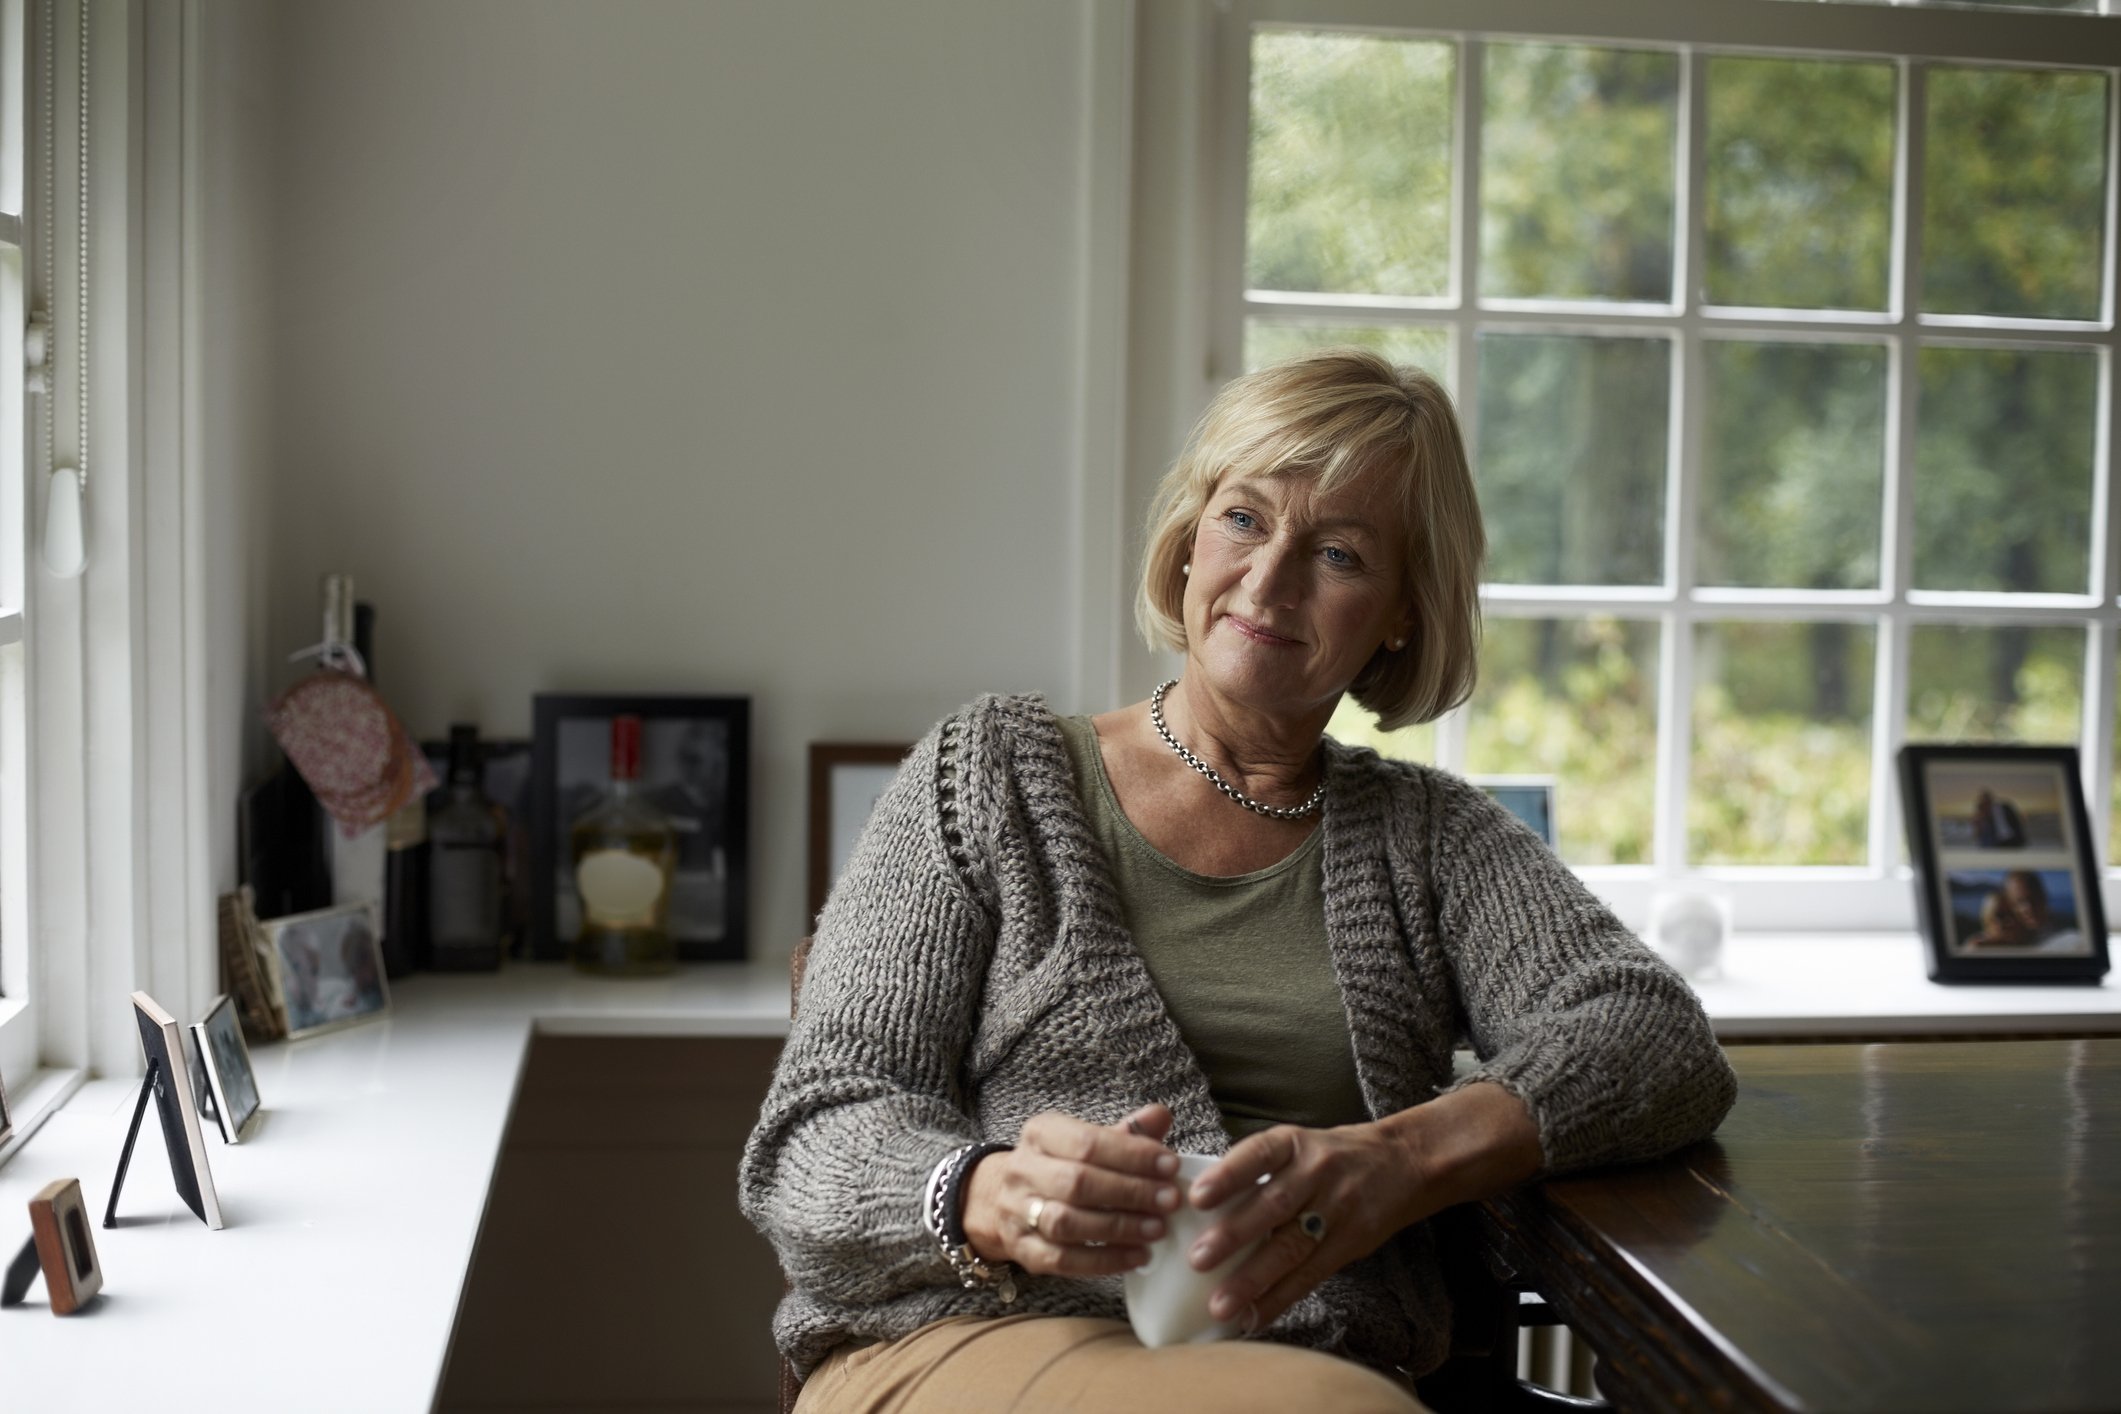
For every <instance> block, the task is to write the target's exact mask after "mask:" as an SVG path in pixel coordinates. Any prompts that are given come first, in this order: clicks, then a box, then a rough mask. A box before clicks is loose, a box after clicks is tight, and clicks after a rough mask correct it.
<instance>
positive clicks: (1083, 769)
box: [1060, 717, 1370, 1140]
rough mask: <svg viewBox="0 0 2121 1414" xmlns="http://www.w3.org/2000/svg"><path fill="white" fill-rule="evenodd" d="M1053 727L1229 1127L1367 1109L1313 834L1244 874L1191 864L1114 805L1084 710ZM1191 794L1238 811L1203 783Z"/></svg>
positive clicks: (1145, 947) (1159, 984) (1141, 943)
mask: <svg viewBox="0 0 2121 1414" xmlns="http://www.w3.org/2000/svg"><path fill="white" fill-rule="evenodd" d="M1060 727H1061V736H1062V738H1063V739H1064V740H1065V741H1066V742H1067V743H1068V757H1069V761H1070V763H1071V764H1072V765H1073V767H1074V769H1075V788H1076V792H1077V794H1078V795H1080V796H1081V798H1082V801H1083V808H1084V810H1085V812H1086V813H1087V815H1088V816H1089V821H1090V829H1091V832H1092V833H1093V834H1094V835H1096V837H1097V842H1098V844H1099V846H1100V847H1102V849H1103V850H1104V854H1105V859H1106V861H1107V863H1109V864H1110V866H1111V869H1112V878H1113V883H1114V885H1115V886H1116V887H1117V889H1118V891H1119V901H1120V908H1121V910H1122V912H1124V914H1125V915H1126V919H1127V927H1128V930H1129V931H1130V932H1131V933H1132V934H1133V936H1134V945H1135V947H1136V948H1137V949H1139V950H1140V952H1141V955H1142V960H1143V961H1144V962H1146V963H1147V964H1148V966H1149V976H1150V977H1151V978H1152V979H1153V980H1154V981H1155V983H1156V990H1157V991H1158V992H1159V993H1161V994H1162V996H1163V999H1164V1006H1165V1007H1166V1009H1168V1010H1169V1011H1170V1013H1171V1017H1172V1019H1173V1020H1174V1021H1176V1022H1177V1023H1178V1030H1179V1034H1180V1035H1181V1036H1183V1037H1184V1038H1185V1042H1186V1045H1187V1046H1188V1047H1190V1048H1191V1049H1192V1051H1193V1054H1194V1055H1195V1056H1197V1057H1199V1059H1200V1063H1201V1068H1202V1069H1203V1070H1205V1071H1206V1072H1207V1075H1208V1089H1209V1092H1210V1093H1211V1094H1212V1095H1213V1096H1214V1098H1215V1103H1216V1105H1217V1106H1218V1107H1219V1108H1220V1109H1221V1110H1222V1116H1223V1127H1224V1128H1225V1129H1227V1130H1228V1131H1229V1132H1230V1137H1231V1138H1232V1139H1233V1140H1235V1139H1242V1138H1244V1137H1245V1136H1246V1135H1248V1134H1252V1133H1255V1132H1257V1131H1259V1130H1262V1129H1265V1128H1267V1127H1269V1126H1270V1125H1276V1124H1302V1125H1311V1126H1315V1127H1321V1128H1322V1127H1326V1126H1330V1125H1336V1124H1358V1123H1361V1122H1362V1121H1364V1120H1367V1119H1368V1118H1369V1117H1370V1115H1369V1111H1368V1110H1367V1108H1365V1106H1364V1104H1363V1099H1362V1090H1361V1088H1360V1087H1359V1086H1358V1085H1357V1083H1356V1079H1355V1053H1354V1050H1353V1049H1352V1046H1351V1044H1350V1042H1349V1038H1348V1015H1347V1011H1346V1008H1345V1006H1344V1005H1343V1003H1342V1001H1341V995H1340V986H1339V984H1338V983H1337V982H1335V980H1334V978H1333V959H1332V955H1331V954H1330V953H1329V952H1328V951H1327V948H1326V907H1325V874H1324V868H1323V864H1322V861H1321V855H1322V851H1323V843H1322V839H1323V836H1324V833H1325V832H1324V831H1323V830H1313V831H1312V832H1311V834H1310V837H1309V838H1307V839H1306V840H1305V841H1304V842H1303V843H1302V844H1301V845H1299V846H1297V848H1296V849H1295V850H1294V851H1293V852H1292V853H1291V854H1290V855H1289V856H1288V857H1287V858H1286V859H1283V860H1281V861H1280V862H1279V863H1276V864H1270V865H1268V866H1267V867H1266V868H1264V869H1259V870H1255V871H1253V872H1252V873H1250V874H1236V875H1231V876H1229V877H1220V876H1215V875H1209V874H1196V873H1194V872H1193V871H1192V870H1190V869H1186V868H1182V867H1181V866H1179V865H1177V864H1175V863H1173V862H1172V861H1171V860H1170V859H1168V858H1166V857H1165V856H1164V855H1163V854H1162V853H1161V852H1160V851H1158V850H1157V849H1156V848H1155V846H1153V845H1151V844H1150V843H1149V842H1148V841H1147V840H1146V839H1144V838H1142V834H1141V831H1139V830H1137V829H1135V828H1134V822H1133V821H1131V820H1129V819H1128V818H1127V817H1126V814H1125V812H1123V811H1122V810H1121V809H1120V808H1119V799H1118V797H1117V796H1115V795H1114V794H1113V791H1112V782H1111V780H1110V779H1109V778H1108V777H1107V776H1106V775H1105V762H1104V756H1103V753H1101V752H1100V751H1099V750H1098V747H1097V728H1096V727H1095V726H1093V725H1092V724H1091V722H1090V719H1089V718H1088V717H1066V718H1063V719H1062V720H1061V723H1060ZM1201 805H1202V808H1203V809H1207V810H1212V809H1226V810H1235V809H1237V808H1238V807H1237V806H1236V805H1235V804H1233V803H1231V802H1230V801H1227V800H1224V799H1223V798H1222V797H1220V796H1217V795H1213V794H1210V793H1207V792H1203V793H1202V798H1201Z"/></svg>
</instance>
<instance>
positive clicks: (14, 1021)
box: [0, 0, 234, 1161]
mask: <svg viewBox="0 0 2121 1414" xmlns="http://www.w3.org/2000/svg"><path fill="white" fill-rule="evenodd" d="M0 5H6V6H17V7H19V8H20V9H22V10H23V11H25V12H26V15H25V19H26V25H27V30H28V43H27V44H26V45H25V46H24V51H23V52H25V53H26V54H27V55H28V56H29V63H30V64H31V65H32V66H34V67H35V68H36V69H37V70H38V72H35V73H33V74H32V75H31V76H30V82H29V84H28V85H27V91H28V93H29V95H30V98H31V105H30V112H31V113H32V115H38V116H33V119H32V122H31V123H30V124H29V127H30V129H31V133H32V140H33V142H34V143H35V144H36V145H37V146H38V147H42V146H43V143H42V141H41V140H40V139H41V131H40V130H41V126H42V124H41V121H39V117H40V116H41V111H42V110H45V109H46V108H47V105H46V104H45V103H44V102H43V101H42V99H43V93H44V83H43V79H44V76H45V75H49V80H50V90H51V98H52V101H51V102H50V103H49V105H48V111H49V112H50V114H51V121H50V149H49V150H50V152H51V153H52V156H53V164H52V165H53V166H54V168H55V171H54V172H53V175H52V180H51V190H52V200H51V202H50V206H51V208H52V209H51V210H50V211H48V212H45V211H40V212H35V213H33V216H34V218H35V219H36V220H37V221H40V222H42V221H49V222H50V227H51V230H50V238H49V241H48V242H47V241H46V240H45V238H44V236H43V234H42V232H41V230H40V231H39V233H38V236H37V238H36V239H35V240H34V241H33V242H32V250H31V254H32V256H33V258H41V257H42V254H43V249H49V250H50V251H51V252H52V254H53V259H52V260H51V273H52V298H51V302H50V303H51V307H50V309H49V311H48V313H49V317H50V322H51V341H50V343H51V350H52V356H51V358H50V360H49V362H50V373H49V379H50V391H49V393H47V394H45V395H44V396H43V397H40V398H37V399H35V400H34V402H33V403H32V413H33V417H34V418H43V417H47V416H48V417H49V418H50V420H51V428H52V447H53V457H52V461H53V463H54V464H57V465H73V464H75V463H76V462H77V460H79V456H78V453H79V445H78V444H79V440H80V431H79V429H80V427H81V425H82V422H81V418H80V407H81V402H80V399H82V398H83V397H84V396H85V398H86V400H87V419H86V425H87V429H88V433H87V435H88V439H89V453H88V457H87V458H86V466H85V470H86V473H87V477H86V486H87V489H86V493H85V498H84V529H85V538H86V542H87V547H88V563H87V568H86V570H85V571H84V572H83V573H81V574H80V575H78V576H77V577H74V578H60V577H57V576H54V575H52V574H51V573H49V572H48V571H47V570H46V569H44V568H43V566H42V565H41V563H40V556H39V554H38V553H37V550H36V549H35V545H36V542H37V540H38V537H39V527H40V526H41V522H42V515H43V511H44V507H45V499H46V496H45V491H44V487H45V484H46V478H47V477H48V474H49V471H50V469H51V468H50V467H49V466H47V465H45V464H44V462H45V458H44V451H43V445H44V438H43V435H42V433H41V431H40V430H39V427H38V426H37V424H36V423H35V422H33V423H32V425H31V427H30V428H29V429H28V430H29V439H28V440H29V450H28V455H27V457H26V458H25V478H26V480H27V482H28V485H27V486H26V487H25V488H23V490H22V493H21V495H20V497H19V500H18V499H17V498H16V497H15V496H14V495H12V494H11V495H9V496H7V497H5V498H4V500H5V506H4V507H0V533H4V532H5V530H6V528H7V522H6V515H7V514H8V513H10V512H13V513H18V514H19V515H20V517H21V524H20V526H19V527H18V529H17V533H16V534H15V535H14V536H13V537H12V538H10V539H8V540H6V541H5V542H4V543H0V566H5V565H6V564H7V563H8V561H7V560H6V558H5V552H6V551H7V550H8V549H9V548H10V547H19V560H20V564H19V572H20V576H21V586H22V593H23V600H22V601H21V602H22V603H23V606H24V609H25V613H24V615H23V616H22V618H21V620H20V622H21V624H22V629H23V645H22V646H23V649H24V651H25V653H26V654H27V655H33V657H34V663H35V671H34V673H33V674H18V675H17V681H18V682H19V681H20V679H21V678H23V677H27V679H28V681H27V687H26V691H25V693H24V697H25V699H26V700H24V701H22V702H19V703H18V702H0V708H5V709H6V714H7V715H6V726H5V727H4V728H0V750H6V751H19V752H21V753H23V754H24V756H25V757H26V763H25V764H26V765H27V766H29V767H30V768H32V769H33V774H32V775H31V776H30V778H29V780H28V787H29V788H28V790H27V791H26V792H22V793H17V794H15V795H13V796H11V797H9V798H7V799H5V800H4V801H0V807H4V809H5V810H7V811H10V812H13V814H12V815H0V829H5V830H7V831H8V832H9V835H10V837H11V840H12V841H15V842H20V844H21V845H22V846H23V847H22V848H16V847H14V846H13V845H11V844H10V842H9V841H6V840H0V908H6V909H11V910H12V912H8V913H0V926H7V927H9V928H10V929H11V932H10V936H9V943H10V944H14V943H16V942H18V941H23V942H26V943H27V947H26V948H22V947H12V946H11V947H9V948H8V949H7V951H6V952H5V953H0V967H5V968H7V969H9V981H10V988H9V991H10V998H11V1002H13V1003H15V1004H12V1005H8V1006H6V1008H5V1009H4V1010H0V1065H4V1066H5V1067H6V1077H7V1081H8V1087H9V1097H10V1100H11V1102H12V1105H13V1109H14V1117H15V1119H16V1121H17V1129H18V1135H17V1140H16V1141H15V1142H16V1143H17V1144H19V1143H20V1142H21V1140H22V1139H23V1138H26V1137H27V1131H28V1130H29V1129H32V1128H34V1126H35V1124H36V1123H37V1122H38V1121H39V1120H40V1119H41V1118H42V1116H43V1115H45V1114H48V1113H50V1112H51V1110H52V1109H54V1108H56V1106H57V1105H58V1104H59V1103H61V1102H63V1100H64V1099H65V1097H66V1096H67V1095H68V1094H70V1093H71V1092H72V1090H73V1088H74V1087H76V1086H77V1085H78V1084H79V1083H80V1081H81V1079H82V1078H83V1077H84V1076H85V1075H87V1074H92V1073H95V1074H105V1075H134V1074H138V1073H139V1067H140V1064H141V1061H140V1049H139V1042H138V1037H137V1033H136V1031H135V1029H134V1026H133V1021H132V1017H131V1011H130V1007H129V1005H128V1003H127V1000H126V999H127V996H128V994H129V993H131V992H132V991H134V990H135V989H144V990H147V991H150V992H152V993H154V995H155V996H156V997H157V999H158V1000H160V1001H161V1002H163V1004H164V1005H165V1006H167V1007H168V1008H169V1009H170V1010H171V1011H172V1012H173V1013H175V1014H178V1015H180V1016H187V1015H198V1014H200V1013H201V1012H202V1011H203V1008H204V1006H205V1004H206V1002H207V1000H208V999H209V998H210V997H211V995H212V992H213V990H214V982H215V978H216V973H217V970H218V965H217V955H216V954H217V949H216V940H215V909H214V890H213V875H212V867H213V866H212V863H211V859H210V855H211V851H210V848H209V844H208V842H209V840H211V839H212V838H214V837H215V834H216V830H215V826H216V824H217V823H218V822H217V816H223V817H225V816H227V815H229V814H230V812H232V810H233V808H234V802H233V801H229V802H225V803H223V804H222V805H221V806H220V807H219V808H218V809H216V807H215V806H214V804H213V802H212V801H211V800H210V798H209V791H208V789H207V785H206V771H205V761H206V753H207V740H206V730H205V724H206V715H207V714H206V710H205V700H206V690H207V685H206V681H205V670H204V665H205V663H206V661H207V654H206V641H207V634H206V625H205V621H204V603H205V595H204V593H203V591H202V590H201V588H200V584H199V580H200V576H201V573H202V570H203V561H204V556H203V551H202V549H201V546H202V544H203V527H204V524H205V519H206V514H207V508H206V507H205V506H204V504H203V497H202V490H203V476H202V464H203V456H202V453H201V450H200V441H199V436H200V416H199V406H200V400H201V392H200V381H199V380H200V367H201V359H200V353H199V349H198V339H199V328H200V317H199V316H200V312H201V300H202V296H201V291H200V282H199V271H200V255H199V239H198V229H199V199H200V186H199V183H200V181H201V170H202V169H201V160H200V159H201V154H200V152H199V123H198V98H199V92H200V88H199V84H200V52H199V42H198V36H199V31H200V21H201V15H200V0H173V3H170V4H166V5H165V4H157V5H148V6H131V5H105V4H100V3H96V0H0ZM47 37H48V39H49V42H50V45H51V48H50V51H49V52H50V62H49V64H48V65H46V64H45V62H44V54H45V50H44V48H43V45H44V44H45V42H46V40H47ZM84 123H85V125H86V131H85V133H84ZM84 163H85V169H86V173H87V183H86V201H87V210H88V217H87V220H86V222H85V223H84V222H83V220H82V219H81V216H80V202H79V196H80V193H81V192H82V190H83V187H82V183H81V173H82V171H83V169H84V167H83V164H84ZM77 256H78V257H80V258H77ZM84 260H85V266H84V263H83V262H84ZM84 268H85V270H86V295H87V298H86V317H85V319H84V318H83V317H82V311H83V301H82V299H81V298H79V294H80V291H81V289H82V280H81V279H80V278H79V272H80V271H81V270H83V269H84ZM18 327H19V326H18ZM84 346H85V349H86V366H85V370H84V369H83V367H82V363H81V359H80V353H81V350H82V349H83V348H84ZM13 366H14V367H15V368H18V369H19V368H20V367H21V364H20V361H19V360H17V361H16V362H15V363H14V365H13ZM40 404H41V405H42V406H39V405H40ZM10 587H11V586H10V585H8V584H6V583H0V595H4V594H5V593H6V592H7V590H8V589H9V588H10ZM0 686H4V680H0ZM17 707H20V708H22V709H23V710H21V711H19V712H18V711H16V710H15V709H16V708H17ZM14 760H15V758H14V757H12V756H10V757H7V758H6V759H4V760H0V768H5V767H6V766H7V765H9V764H12V763H13V761H14ZM15 778H16V779H20V777H19V776H17V777H15ZM15 816H20V817H22V818H21V821H20V822H19V824H18V821H17V819H16V818H14V817H15ZM10 883H12V884H14V885H15V887H14V888H12V889H9V888H8V885H9V884H10ZM18 973H19V974H26V975H17V974H18ZM16 986H21V987H22V988H23V990H22V992H19V993H18V992H16V990H15V988H16ZM8 1155H9V1150H8V1149H6V1148H0V1161H4V1160H5V1159H6V1158H7V1157H8Z"/></svg>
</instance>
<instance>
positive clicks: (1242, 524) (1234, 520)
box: [1223, 511, 1257, 530]
mask: <svg viewBox="0 0 2121 1414" xmlns="http://www.w3.org/2000/svg"><path fill="white" fill-rule="evenodd" d="M1223 514H1224V515H1225V516H1227V517H1228V518H1229V521H1230V524H1232V525H1234V526H1236V527H1237V528H1238V529H1239V530H1250V529H1251V528H1252V527H1253V526H1254V525H1255V524H1256V523H1257V522H1255V521H1254V520H1253V519H1252V513H1251V512H1250V511H1224V512H1223Z"/></svg>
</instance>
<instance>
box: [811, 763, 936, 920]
mask: <svg viewBox="0 0 2121 1414" xmlns="http://www.w3.org/2000/svg"><path fill="white" fill-rule="evenodd" d="M911 750H913V746H912V743H910V742H876V741H862V742H847V741H813V742H811V743H810V872H809V879H810V889H809V894H810V911H809V914H808V917H809V919H810V921H811V923H812V925H813V926H814V925H815V924H816V922H817V916H818V914H819V913H821V912H822V911H823V910H824V907H825V899H826V897H827V896H828V895H829V894H830V893H831V892H832V884H833V881H834V880H836V879H838V878H839V876H840V871H841V870H842V869H845V868H846V867H847V860H848V858H849V857H850V856H851V855H853V853H854V842H855V841H856V840H858V839H860V838H861V835H862V827H863V826H864V825H866V824H868V823H869V812H870V811H872V810H874V809H876V802H877V800H878V799H879V798H881V797H882V795H883V794H884V792H885V791H886V790H888V789H890V786H891V782H892V781H893V780H894V779H896V778H897V776H898V768H899V764H900V763H901V762H903V761H904V760H905V759H906V753H907V752H909V751H911Z"/></svg>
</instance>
